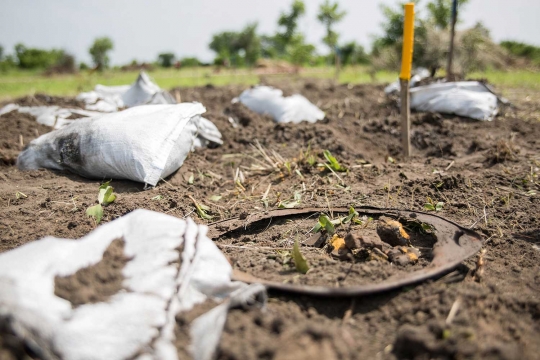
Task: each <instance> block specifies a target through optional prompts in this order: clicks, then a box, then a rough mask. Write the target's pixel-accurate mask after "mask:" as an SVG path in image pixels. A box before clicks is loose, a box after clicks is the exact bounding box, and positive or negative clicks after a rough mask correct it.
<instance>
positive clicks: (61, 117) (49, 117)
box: [0, 104, 101, 129]
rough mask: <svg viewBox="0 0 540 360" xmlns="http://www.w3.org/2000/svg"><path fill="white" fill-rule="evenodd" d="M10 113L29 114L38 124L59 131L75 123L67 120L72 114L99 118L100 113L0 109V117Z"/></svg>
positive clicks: (51, 108) (41, 108) (15, 107)
mask: <svg viewBox="0 0 540 360" xmlns="http://www.w3.org/2000/svg"><path fill="white" fill-rule="evenodd" d="M12 111H18V112H19V113H23V114H30V115H32V116H33V117H35V118H36V121H37V122H38V123H40V124H43V125H47V126H50V127H52V128H54V129H60V128H63V127H64V126H67V125H69V124H71V123H72V122H74V121H76V120H75V119H68V117H70V116H71V115H72V114H76V115H80V116H83V117H91V116H99V115H101V113H100V112H97V111H89V110H82V109H69V108H61V107H59V106H56V105H52V106H19V105H17V104H7V105H6V106H4V107H3V108H2V109H0V116H1V115H4V114H7V113H9V112H12Z"/></svg>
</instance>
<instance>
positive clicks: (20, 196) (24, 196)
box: [15, 191, 28, 199]
mask: <svg viewBox="0 0 540 360" xmlns="http://www.w3.org/2000/svg"><path fill="white" fill-rule="evenodd" d="M15 197H16V198H17V199H26V198H27V197H28V196H26V194H24V193H22V192H20V191H17V192H16V193H15Z"/></svg>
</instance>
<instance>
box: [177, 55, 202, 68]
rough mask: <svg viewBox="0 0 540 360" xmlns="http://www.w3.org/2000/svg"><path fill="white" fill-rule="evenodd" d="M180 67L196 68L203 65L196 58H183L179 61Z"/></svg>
mask: <svg viewBox="0 0 540 360" xmlns="http://www.w3.org/2000/svg"><path fill="white" fill-rule="evenodd" d="M180 64H181V65H182V67H197V66H201V65H203V63H202V62H201V61H200V60H199V59H197V58H196V57H185V58H182V59H180Z"/></svg>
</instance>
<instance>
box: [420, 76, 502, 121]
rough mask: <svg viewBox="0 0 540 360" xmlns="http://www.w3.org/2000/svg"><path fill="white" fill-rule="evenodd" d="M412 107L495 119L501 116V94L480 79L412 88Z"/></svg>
mask: <svg viewBox="0 0 540 360" xmlns="http://www.w3.org/2000/svg"><path fill="white" fill-rule="evenodd" d="M410 96H411V100H410V101H411V102H410V105H411V109H413V110H416V111H426V112H434V113H443V114H454V115H459V116H464V117H469V118H471V119H476V120H485V121H491V120H493V118H494V117H495V115H497V112H498V106H497V96H496V95H495V94H493V93H492V92H491V91H490V90H489V89H488V88H487V87H486V86H484V85H483V84H482V83H480V82H478V81H458V82H445V83H435V84H430V85H424V86H417V87H414V88H411V89H410Z"/></svg>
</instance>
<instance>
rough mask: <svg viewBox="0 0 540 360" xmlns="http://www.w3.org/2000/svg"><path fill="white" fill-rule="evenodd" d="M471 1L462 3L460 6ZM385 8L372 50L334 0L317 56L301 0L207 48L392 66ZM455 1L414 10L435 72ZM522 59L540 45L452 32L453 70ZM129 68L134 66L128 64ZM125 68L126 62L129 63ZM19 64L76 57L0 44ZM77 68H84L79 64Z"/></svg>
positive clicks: (539, 61)
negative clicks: (269, 23)
mask: <svg viewBox="0 0 540 360" xmlns="http://www.w3.org/2000/svg"><path fill="white" fill-rule="evenodd" d="M413 1H414V2H415V3H418V0H413ZM468 2H469V0H459V1H458V4H459V9H460V11H463V9H464V8H465V6H466V4H467V3H468ZM404 3H405V2H402V1H398V2H397V3H396V4H395V6H388V5H382V6H381V11H382V13H383V15H384V21H383V22H382V24H381V30H382V34H381V35H380V36H377V37H375V38H374V40H373V43H372V46H371V53H369V54H368V53H367V52H366V51H365V49H364V47H363V46H362V45H360V44H358V43H356V42H355V41H351V42H347V43H343V42H341V41H340V35H341V34H339V33H338V32H337V31H336V28H335V26H336V24H338V23H339V22H340V21H342V20H343V18H344V17H345V16H346V15H347V12H346V11H345V10H343V9H342V8H341V7H340V5H339V3H338V2H337V1H331V0H325V1H324V2H323V3H321V4H320V5H319V8H318V12H317V20H318V22H319V23H320V24H321V26H323V27H324V29H325V32H324V36H323V38H322V39H321V41H322V42H323V43H324V44H325V45H326V47H327V50H328V52H327V53H325V54H319V53H318V52H317V49H316V47H315V45H313V44H310V43H308V42H307V41H306V38H305V36H304V34H302V33H301V32H300V31H299V26H298V24H299V20H300V19H301V18H302V17H304V16H305V13H306V7H305V3H304V1H302V0H293V2H292V4H291V6H290V8H289V9H288V10H287V11H284V12H282V13H281V14H280V16H279V17H278V19H277V30H276V32H275V33H274V34H260V33H259V32H258V26H257V23H256V22H255V23H249V24H247V25H246V26H244V27H243V28H242V29H240V30H236V31H235V30H229V31H224V32H220V33H217V34H214V35H213V36H212V38H211V40H210V43H209V45H208V46H209V48H210V49H211V50H212V51H213V52H214V53H215V57H214V60H213V64H214V65H219V66H227V67H253V66H255V65H256V64H257V62H258V61H259V59H261V58H263V59H272V60H282V61H286V62H288V63H291V64H293V65H295V66H318V65H325V64H333V63H337V62H339V63H340V64H341V65H343V66H347V65H353V64H371V65H372V67H373V69H375V70H378V69H397V68H398V67H399V62H400V58H401V43H402V33H403V21H404V19H403V5H404ZM451 6H452V0H431V1H429V2H428V3H427V4H426V7H425V10H424V11H419V12H417V16H416V18H415V43H414V57H413V62H414V65H415V66H417V67H419V66H421V67H426V68H428V69H430V70H431V72H432V73H433V74H435V73H436V72H437V70H438V69H439V68H442V67H443V65H444V62H445V59H446V54H447V47H448V41H449V39H448V35H449V26H450V22H451V13H452V10H451ZM113 47H114V45H113V42H112V40H111V39H110V38H108V37H102V38H98V39H96V40H95V41H94V43H93V44H92V46H91V47H90V48H89V54H90V56H91V58H92V62H93V65H92V66H93V68H94V69H96V70H103V69H105V68H108V67H109V66H110V58H109V54H110V51H111V50H112V49H113ZM516 57H517V58H522V59H527V60H528V61H530V62H531V63H532V64H536V65H540V48H539V47H535V46H533V45H529V44H524V43H520V42H515V41H503V42H502V43H500V44H496V43H494V42H493V41H492V39H491V37H490V33H489V30H488V29H487V28H485V27H484V26H483V25H482V24H480V23H478V24H477V25H476V26H474V27H473V28H471V29H466V30H463V31H460V32H458V33H457V35H456V54H455V59H456V64H457V66H458V71H461V72H462V73H466V72H469V71H474V70H483V69H484V68H486V67H502V66H504V65H508V64H509V63H511V62H512V59H514V58H516ZM130 65H131V66H137V65H138V64H137V62H136V61H133V62H132V64H130ZM154 65H155V66H161V67H173V66H176V67H189V66H201V65H209V64H204V63H203V62H201V61H199V60H198V59H197V58H195V57H186V58H178V57H177V56H176V55H175V54H174V53H173V52H163V53H160V54H158V56H157V59H156V61H155V63H154ZM126 66H128V67H129V65H126ZM14 67H18V68H21V69H45V70H47V71H51V72H73V71H75V70H76V67H77V66H76V62H75V58H74V56H73V55H71V54H68V53H67V52H65V51H64V50H61V49H52V50H44V49H37V48H27V47H26V46H24V45H23V44H17V45H16V46H15V48H14V53H13V54H12V55H5V54H4V49H3V48H2V47H1V46H0V70H6V69H9V68H14ZM79 67H80V68H81V69H86V68H89V66H88V65H87V64H84V63H81V64H80V65H79Z"/></svg>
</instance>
